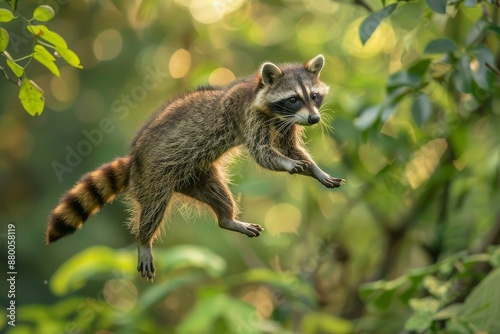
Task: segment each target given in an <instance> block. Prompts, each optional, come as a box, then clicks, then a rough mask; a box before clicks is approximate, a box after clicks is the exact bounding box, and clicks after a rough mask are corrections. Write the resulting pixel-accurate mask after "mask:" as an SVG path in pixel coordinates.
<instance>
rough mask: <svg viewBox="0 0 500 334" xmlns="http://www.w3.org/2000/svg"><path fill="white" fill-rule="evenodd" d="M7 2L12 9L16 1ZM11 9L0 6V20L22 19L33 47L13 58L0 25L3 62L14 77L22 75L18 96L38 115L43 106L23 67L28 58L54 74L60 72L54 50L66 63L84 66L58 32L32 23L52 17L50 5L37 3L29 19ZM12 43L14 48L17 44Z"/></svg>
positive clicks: (0, 50) (30, 110) (5, 31)
mask: <svg viewBox="0 0 500 334" xmlns="http://www.w3.org/2000/svg"><path fill="white" fill-rule="evenodd" d="M10 5H11V8H12V11H16V7H17V1H14V0H12V1H10ZM12 11H10V10H8V9H5V8H0V23H2V22H10V21H12V20H14V19H19V20H22V21H23V22H24V23H25V27H26V29H27V30H28V31H29V32H30V33H31V34H32V35H33V38H34V43H33V44H32V45H33V49H32V51H31V53H28V54H27V55H25V56H21V57H19V56H16V59H13V58H12V57H11V56H10V55H9V53H8V52H7V47H8V46H9V33H8V31H7V30H6V29H5V28H4V27H0V52H2V53H3V55H4V56H5V58H6V60H5V62H6V64H7V66H8V67H9V68H10V70H11V71H12V72H13V73H14V75H15V76H16V77H17V78H21V79H22V81H21V87H20V90H19V99H20V101H21V104H22V106H23V107H24V109H25V110H26V111H27V112H28V113H29V114H30V115H32V116H34V115H40V114H41V113H42V111H43V108H44V98H43V91H42V90H41V89H40V88H39V87H38V86H37V85H36V84H35V83H34V82H33V81H32V80H29V79H28V78H26V75H25V69H26V67H28V65H30V64H31V60H32V59H34V60H36V61H37V62H38V63H40V64H42V65H43V66H45V67H46V68H47V69H48V70H49V71H50V72H52V74H54V75H56V76H60V73H59V68H58V67H57V65H56V63H55V61H56V58H55V57H54V54H55V55H58V56H61V57H62V58H63V59H64V60H65V61H66V62H67V63H68V64H69V65H71V66H73V67H76V68H83V67H82V65H81V64H80V59H79V58H78V56H77V55H76V54H75V53H74V52H73V51H71V50H70V49H68V45H67V43H66V41H65V40H64V38H63V37H62V36H61V35H59V34H58V33H56V32H53V31H51V30H50V29H49V28H47V27H46V26H45V25H43V24H40V25H32V24H31V23H32V22H33V21H34V20H36V21H39V22H46V21H49V20H51V19H52V18H53V17H54V14H55V11H54V9H53V8H52V7H50V6H48V5H40V6H38V7H36V8H35V9H34V11H33V18H32V19H29V20H28V19H27V18H25V17H24V16H22V15H21V14H19V15H17V16H15V15H14V13H13V12H12ZM16 14H17V12H16ZM14 36H16V35H14ZM13 44H15V43H13ZM14 47H15V48H16V46H14ZM47 48H48V49H47ZM3 68H4V67H3V66H2V70H3ZM4 75H5V77H6V78H7V80H9V81H11V82H14V83H15V80H13V79H12V78H10V77H9V75H8V73H7V72H5V71H4Z"/></svg>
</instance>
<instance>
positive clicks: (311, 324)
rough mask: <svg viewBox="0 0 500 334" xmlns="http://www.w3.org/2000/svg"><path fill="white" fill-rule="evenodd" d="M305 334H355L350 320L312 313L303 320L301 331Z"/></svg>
mask: <svg viewBox="0 0 500 334" xmlns="http://www.w3.org/2000/svg"><path fill="white" fill-rule="evenodd" d="M300 333H303V334H314V333H335V334H350V333H354V326H353V325H352V323H351V322H350V321H348V320H345V319H342V318H339V317H336V316H333V315H331V314H328V313H319V312H312V313H308V314H306V315H305V316H304V318H302V324H301V331H300Z"/></svg>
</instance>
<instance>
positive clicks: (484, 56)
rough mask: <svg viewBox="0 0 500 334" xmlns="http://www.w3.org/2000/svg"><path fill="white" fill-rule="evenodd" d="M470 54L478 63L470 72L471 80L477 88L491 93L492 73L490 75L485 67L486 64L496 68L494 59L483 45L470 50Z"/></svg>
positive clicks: (489, 71)
mask: <svg viewBox="0 0 500 334" xmlns="http://www.w3.org/2000/svg"><path fill="white" fill-rule="evenodd" d="M470 53H471V55H473V56H475V57H476V59H477V61H478V63H479V64H478V66H477V67H475V68H474V70H472V71H471V73H472V78H473V79H474V81H475V82H476V83H477V85H478V86H479V87H481V88H482V89H484V90H486V91H491V90H492V89H493V73H491V70H490V69H489V68H488V67H487V66H486V64H489V65H491V66H493V67H495V68H496V66H495V57H494V56H493V54H492V53H491V51H490V50H489V49H488V48H487V47H486V46H485V45H483V44H481V45H478V46H477V47H475V48H474V49H472V50H471V52H470Z"/></svg>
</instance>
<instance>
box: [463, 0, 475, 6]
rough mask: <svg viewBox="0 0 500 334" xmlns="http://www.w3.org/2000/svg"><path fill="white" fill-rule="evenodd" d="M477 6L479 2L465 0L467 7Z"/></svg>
mask: <svg viewBox="0 0 500 334" xmlns="http://www.w3.org/2000/svg"><path fill="white" fill-rule="evenodd" d="M476 5H477V0H464V6H465V7H474V6H476Z"/></svg>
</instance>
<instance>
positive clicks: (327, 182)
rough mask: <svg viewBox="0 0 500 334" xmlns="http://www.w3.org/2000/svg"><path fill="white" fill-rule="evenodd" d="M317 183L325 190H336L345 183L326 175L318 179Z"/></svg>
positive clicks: (342, 180)
mask: <svg viewBox="0 0 500 334" xmlns="http://www.w3.org/2000/svg"><path fill="white" fill-rule="evenodd" d="M318 181H319V182H321V184H322V185H324V186H325V187H327V188H338V187H340V186H341V185H343V184H344V183H345V180H344V179H339V178H337V177H333V176H330V175H328V174H324V175H322V176H321V177H320V178H318Z"/></svg>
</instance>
